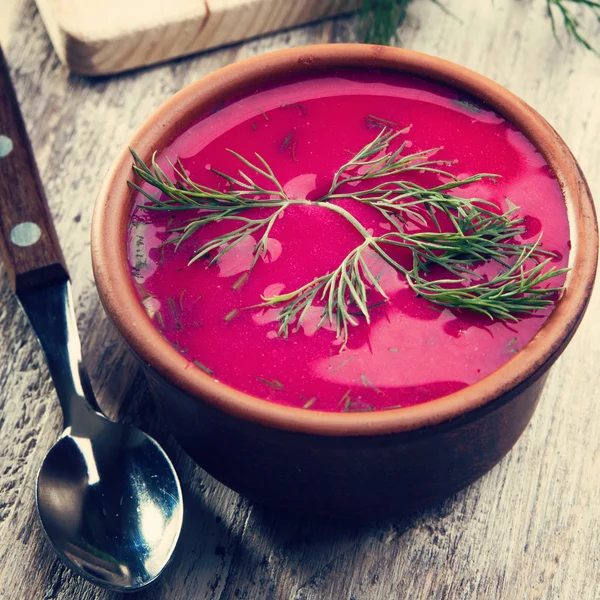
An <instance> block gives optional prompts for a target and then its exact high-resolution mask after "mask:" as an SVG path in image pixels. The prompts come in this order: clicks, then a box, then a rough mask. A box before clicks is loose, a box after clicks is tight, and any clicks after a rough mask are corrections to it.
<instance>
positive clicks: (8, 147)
mask: <svg viewBox="0 0 600 600" xmlns="http://www.w3.org/2000/svg"><path fill="white" fill-rule="evenodd" d="M12 149H13V143H12V140H11V139H10V138H9V137H6V136H5V135H0V158H4V157H5V156H8V155H9V154H10V153H11V152H12Z"/></svg>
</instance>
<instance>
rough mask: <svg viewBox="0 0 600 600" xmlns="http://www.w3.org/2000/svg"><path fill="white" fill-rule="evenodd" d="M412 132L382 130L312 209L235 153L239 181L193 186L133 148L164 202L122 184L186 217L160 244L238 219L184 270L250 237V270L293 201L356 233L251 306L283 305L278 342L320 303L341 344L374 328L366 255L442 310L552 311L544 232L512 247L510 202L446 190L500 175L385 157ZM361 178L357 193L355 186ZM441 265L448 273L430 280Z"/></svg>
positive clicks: (509, 316)
mask: <svg viewBox="0 0 600 600" xmlns="http://www.w3.org/2000/svg"><path fill="white" fill-rule="evenodd" d="M408 131H409V129H408V128H405V129H400V130H397V131H390V130H388V129H387V127H385V126H383V127H382V129H381V131H380V132H379V133H378V134H377V135H376V136H375V138H374V139H373V140H372V141H371V142H369V143H367V144H366V145H365V146H364V147H363V148H361V149H360V150H359V151H358V152H357V153H356V154H354V155H353V156H352V158H351V159H350V160H349V161H347V162H346V163H345V164H343V165H342V166H341V167H340V168H339V169H338V170H337V172H336V173H335V174H334V176H333V178H332V183H331V185H330V187H329V190H328V192H327V193H326V194H325V195H324V196H322V197H321V198H319V199H317V200H315V201H314V202H311V201H308V200H305V199H294V198H290V197H288V195H287V194H286V193H285V191H284V189H283V186H282V185H281V184H280V182H279V181H278V180H277V177H276V176H275V174H274V172H273V170H272V169H271V167H270V166H269V165H268V163H267V162H266V161H265V160H264V159H263V158H262V157H261V156H260V155H258V154H256V155H255V156H256V161H255V162H251V161H249V160H248V159H246V158H245V157H243V156H242V155H240V154H238V153H237V152H234V151H232V150H229V152H231V154H232V155H233V156H235V157H236V158H237V159H238V160H239V161H240V163H241V167H240V169H239V170H238V172H237V174H235V175H230V174H226V173H223V172H221V171H218V170H216V169H213V173H214V174H216V175H217V176H218V177H219V178H220V179H221V180H222V182H223V187H224V188H225V189H223V190H221V189H216V188H210V187H208V186H205V185H201V184H199V183H197V182H194V181H192V180H191V179H190V177H189V175H188V174H187V172H186V171H185V168H184V167H183V165H182V163H181V162H180V161H178V162H177V164H176V165H173V164H171V168H172V169H173V173H174V178H173V179H171V178H170V177H169V176H168V175H167V174H166V173H165V172H164V170H163V169H161V167H160V166H159V165H158V164H157V162H156V157H155V156H153V157H152V161H151V166H150V167H148V166H147V165H146V164H145V163H144V162H143V161H142V160H141V158H140V157H139V156H138V155H137V154H136V153H135V152H134V151H133V150H132V154H133V158H134V166H133V170H134V172H135V173H136V174H137V175H138V176H139V177H140V178H141V179H142V180H143V181H144V182H146V183H148V184H150V185H151V186H153V187H154V188H156V189H157V190H158V191H159V192H160V195H159V196H156V195H155V194H154V193H150V192H148V191H147V190H146V189H144V188H143V187H142V186H140V185H138V184H136V183H133V182H130V185H131V186H132V187H133V188H134V189H136V190H138V191H139V192H140V193H141V194H143V195H144V196H145V198H146V199H147V200H148V201H149V203H147V204H146V205H144V208H147V209H149V210H161V211H179V210H187V211H190V210H193V211H194V213H193V217H192V218H190V219H188V220H187V221H186V222H185V223H184V224H183V225H181V226H178V227H173V228H171V229H168V231H169V232H170V234H171V237H170V238H169V239H168V240H167V241H166V242H164V243H171V244H175V245H176V248H178V247H179V246H180V245H181V244H182V243H183V242H184V241H185V240H187V239H189V238H190V237H191V236H192V235H194V234H195V233H197V232H198V231H200V230H201V229H203V228H204V227H205V226H206V225H208V224H210V223H214V222H223V221H227V222H231V223H232V224H234V228H233V229H232V230H231V231H228V232H226V233H223V234H220V235H218V236H215V237H213V238H211V239H209V240H208V241H206V242H204V243H203V244H202V245H201V246H200V248H198V249H197V250H196V251H195V253H194V254H193V256H192V257H191V259H190V261H189V262H190V263H193V262H194V261H196V260H198V259H199V258H202V257H207V256H210V258H211V260H210V262H209V266H210V265H212V264H215V263H216V262H217V261H218V260H219V259H220V258H222V257H223V255H224V254H226V253H227V252H229V251H230V250H231V249H232V248H233V247H235V246H236V245H238V244H240V243H241V242H243V241H245V240H248V239H251V240H252V241H253V243H254V247H253V253H254V259H253V261H252V263H251V265H250V267H249V269H248V271H247V272H246V275H247V274H248V273H249V272H250V271H251V270H252V269H253V268H254V267H255V266H256V264H257V261H258V259H259V258H260V257H261V256H262V257H264V256H266V254H267V251H268V242H269V235H270V233H271V231H272V228H273V226H274V225H275V222H276V221H277V219H278V218H279V217H281V216H282V215H283V214H284V212H285V210H286V209H287V208H288V207H289V206H291V205H311V206H319V207H321V208H322V209H324V210H329V211H332V212H334V213H336V214H337V215H339V216H340V217H342V218H344V219H345V220H346V221H347V222H348V223H349V224H350V225H351V226H352V227H353V228H354V229H355V230H356V231H357V232H358V233H359V234H360V235H361V236H362V238H363V241H362V242H361V243H360V244H359V245H357V246H356V247H355V248H353V249H352V250H351V251H350V252H349V253H348V254H347V255H346V257H345V258H344V259H343V260H342V261H341V263H340V265H339V266H338V267H337V268H336V269H334V270H333V271H332V272H329V273H325V274H323V275H320V276H318V277H316V278H314V279H313V280H312V281H309V282H307V283H306V284H304V285H302V286H300V287H298V288H297V289H295V290H292V291H288V292H286V293H282V294H278V295H275V296H272V297H263V298H262V302H261V303H260V304H258V305H255V306H254V308H256V307H268V306H276V307H280V309H281V310H280V312H279V316H278V318H279V332H278V333H279V335H280V336H284V337H287V336H288V335H289V333H290V331H291V330H294V331H297V330H298V329H299V328H300V327H301V326H302V323H303V322H304V320H305V319H306V317H307V316H308V315H309V314H310V312H311V309H312V308H313V307H318V308H319V309H320V318H319V322H318V324H317V329H320V328H321V327H323V326H325V325H326V324H330V325H331V326H332V327H333V329H334V330H335V332H336V334H337V336H338V338H340V339H341V341H342V348H343V347H345V345H346V343H347V341H348V337H349V328H350V327H351V326H356V325H358V324H359V319H361V318H364V319H365V320H366V322H367V323H370V322H371V311H372V310H373V309H374V308H375V307H377V306H379V305H381V304H382V303H384V302H385V301H387V299H388V297H387V295H386V292H385V290H384V289H383V288H382V286H381V285H380V283H379V279H380V277H381V272H374V267H373V264H375V265H376V264H377V263H376V262H375V263H373V261H372V260H371V259H372V258H373V257H378V258H379V259H382V260H383V261H384V262H385V263H387V264H388V265H389V266H391V267H392V268H393V269H394V270H395V271H397V272H398V273H400V274H402V275H403V276H404V277H405V279H406V281H407V284H408V285H409V286H410V288H411V289H412V290H413V291H414V292H415V293H416V294H417V295H418V296H420V297H422V298H424V299H426V300H427V301H429V302H432V303H434V304H436V305H439V306H442V307H447V308H451V309H466V310H470V311H473V312H477V313H480V314H484V315H487V316H488V317H490V318H492V319H500V320H504V321H516V320H518V319H519V318H522V317H523V316H526V315H531V314H534V313H535V312H536V311H538V310H540V309H543V308H545V307H548V306H550V305H551V304H552V303H553V301H554V299H555V297H556V295H557V294H558V293H559V292H560V291H561V288H559V287H549V286H548V285H547V282H548V280H550V279H552V278H554V277H557V276H559V275H563V274H564V273H565V272H566V271H567V269H557V268H555V267H553V266H551V265H550V262H551V260H552V259H553V258H554V257H555V255H554V254H553V253H551V252H548V251H547V250H545V249H543V248H542V246H541V237H540V238H539V239H538V240H537V241H536V242H534V243H522V244H519V243H516V241H515V238H516V237H517V236H519V235H520V234H523V233H525V228H524V226H523V219H521V218H519V216H518V207H516V206H514V205H513V204H512V203H510V202H509V201H507V205H508V208H507V209H506V210H505V211H504V212H499V208H498V207H497V205H496V204H494V203H493V202H491V201H488V200H485V199H482V198H465V197H462V196H457V195H454V194H453V193H452V192H453V190H455V189H458V188H464V187H465V186H468V185H470V184H472V183H475V182H478V181H481V180H484V179H490V180H492V181H495V180H496V178H497V177H499V176H498V175H494V174H489V173H480V174H477V175H473V176H470V177H466V178H463V179H460V178H457V177H456V176H454V175H453V174H452V173H450V172H449V171H448V170H447V168H448V165H452V164H454V161H447V160H437V159H435V158H434V155H435V154H436V153H437V152H438V151H439V150H440V149H439V148H432V149H429V150H424V151H419V152H415V153H412V154H405V151H406V148H407V142H406V141H404V142H402V143H401V144H400V145H399V147H398V148H397V149H395V150H392V149H391V148H390V145H391V143H392V142H394V141H395V140H396V139H397V138H398V136H400V135H404V134H406V133H408ZM440 167H445V168H440ZM411 172H420V173H431V174H434V175H436V176H437V177H438V178H440V179H442V183H440V184H437V185H434V186H431V187H424V186H422V185H418V184H417V183H415V182H414V181H411V180H410V179H407V177H408V174H410V173H411ZM248 173H250V174H248ZM444 180H445V181H444ZM357 183H360V184H361V186H360V188H357V187H355V185H352V184H357ZM369 186H370V187H369ZM341 199H346V200H353V201H356V202H360V203H362V204H366V205H369V206H371V207H372V208H373V209H374V210H377V211H379V213H380V214H381V215H382V216H383V217H384V218H385V219H386V220H387V221H388V223H389V224H390V225H391V227H390V231H387V232H386V233H383V234H381V235H373V234H372V233H371V232H370V231H368V230H367V229H366V228H365V227H364V226H363V224H362V223H361V222H360V221H359V220H358V219H357V218H356V217H355V216H354V215H353V214H352V213H351V212H349V211H348V210H347V209H346V208H344V207H343V206H340V205H339V204H338V203H337V201H339V200H341ZM256 208H260V209H263V210H262V211H261V212H260V214H258V215H257V214H256V213H252V215H250V216H249V215H248V213H247V212H246V211H248V210H250V209H256ZM265 212H268V214H267V215H266V216H265ZM442 217H443V219H444V222H443V224H442V221H441V219H442ZM409 224H410V225H411V227H410V231H409V230H408V228H407V225H409ZM255 236H256V237H255ZM398 248H400V249H402V250H403V251H405V252H406V251H408V252H409V253H410V255H411V256H412V264H411V266H410V267H406V266H404V265H403V264H400V263H399V262H397V260H396V259H395V258H394V252H393V251H394V249H398ZM213 253H214V254H213ZM488 262H494V263H496V264H497V265H498V271H497V272H496V274H494V275H493V276H492V277H491V278H488V277H485V276H484V275H482V274H480V273H478V272H477V271H475V270H474V267H476V266H477V265H478V264H483V263H488ZM380 266H381V263H380ZM440 269H441V270H442V271H443V273H445V275H444V276H442V278H439V277H437V278H436V277H433V274H434V272H435V273H438V272H439V270H440ZM434 270H435V271H434ZM381 298H383V302H382V301H381Z"/></svg>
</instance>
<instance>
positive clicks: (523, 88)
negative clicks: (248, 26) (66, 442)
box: [0, 0, 600, 600]
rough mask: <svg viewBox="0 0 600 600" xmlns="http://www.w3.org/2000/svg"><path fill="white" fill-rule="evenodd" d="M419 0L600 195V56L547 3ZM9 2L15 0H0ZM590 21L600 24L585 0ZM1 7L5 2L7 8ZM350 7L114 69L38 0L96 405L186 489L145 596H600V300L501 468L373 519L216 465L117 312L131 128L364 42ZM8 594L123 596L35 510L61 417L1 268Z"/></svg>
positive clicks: (50, 139) (32, 95)
mask: <svg viewBox="0 0 600 600" xmlns="http://www.w3.org/2000/svg"><path fill="white" fill-rule="evenodd" d="M445 3H446V4H447V6H448V7H449V8H450V10H451V11H452V12H453V13H454V15H455V16H456V17H457V18H458V19H456V18H452V17H449V16H447V15H445V14H444V13H443V12H441V11H440V10H439V9H438V8H436V7H435V6H434V5H433V3H431V2H428V1H426V0H418V1H415V2H414V3H413V4H412V6H411V10H410V19H409V23H408V24H407V26H405V27H404V28H403V29H402V31H401V38H402V40H403V42H404V45H405V46H406V47H409V48H412V49H415V50H421V51H425V52H429V53H431V54H435V55H439V56H443V57H445V58H448V59H450V60H455V61H457V62H460V63H462V64H465V65H467V66H469V67H471V68H474V69H476V70H478V71H480V72H481V73H483V74H485V75H488V76H490V77H492V78H493V79H495V80H496V81H498V82H500V83H501V84H503V85H505V86H507V87H508V88H510V89H511V90H512V91H514V92H515V93H517V94H518V95H520V96H521V97H522V98H524V99H525V100H526V101H528V102H529V103H530V104H531V105H533V106H534V107H535V108H537V109H538V110H539V111H540V112H541V113H542V114H543V115H544V116H545V117H546V118H547V119H548V120H549V121H550V123H551V124H552V125H553V126H554V127H555V128H556V129H557V130H558V131H559V133H560V134H561V135H562V136H563V137H564V138H565V140H566V141H567V143H568V144H569V145H570V147H571V149H572V150H573V152H574V153H575V155H576V156H577V158H578V159H579V161H580V163H581V166H582V168H583V170H584V172H585V173H586V174H587V177H588V180H589V183H590V186H591V188H592V192H593V193H594V194H595V195H596V198H600V170H598V167H597V165H598V164H599V162H600V138H599V137H598V131H600V111H598V106H600V58H598V57H597V56H594V55H592V54H589V53H585V52H584V51H582V50H580V49H579V48H577V47H576V46H573V45H571V44H569V43H568V42H566V41H564V43H563V46H564V47H563V49H562V50H561V49H560V48H559V47H558V46H557V45H556V43H555V41H554V40H553V38H552V34H551V31H550V26H549V22H548V19H547V16H546V13H545V9H544V7H545V2H544V0H528V1H526V2H523V1H516V0H515V1H512V0H511V1H509V0H505V1H503V2H495V3H493V4H492V3H488V2H481V1H480V0H446V2H445ZM0 6H1V5H0ZM581 16H582V23H583V24H584V26H585V27H586V28H587V31H588V32H589V37H590V38H592V39H595V40H600V23H597V22H595V21H594V20H593V19H590V18H586V16H585V13H583V12H582V13H581ZM0 17H1V13H0ZM351 32H352V21H351V20H347V19H338V20H336V21H332V22H331V21H330V22H327V23H324V24H320V25H316V26H311V27H305V28H302V29H298V30H296V31H294V32H287V33H280V34H277V35H273V36H270V37H265V38H263V39H261V40H257V41H254V42H251V43H246V44H244V45H239V46H234V47H229V48H227V49H225V50H220V51H216V52H211V53H208V54H205V55H203V56H201V57H196V58H193V59H188V60H180V61H177V62H174V63H171V64H168V65H164V66H161V67H155V68H151V69H146V70H144V71H142V72H140V73H137V74H126V75H121V76H118V77H115V78H113V79H97V80H87V79H83V78H79V77H77V76H73V75H69V74H68V72H67V70H66V69H65V68H64V67H63V66H61V64H60V63H59V62H58V60H57V59H56V57H55V55H54V53H53V52H52V49H51V46H50V43H49V40H48V39H47V37H46V34H45V30H44V27H43V24H42V22H41V19H40V17H39V16H38V14H37V12H36V10H35V8H34V5H33V0H21V8H20V12H19V18H18V19H17V20H16V22H15V24H14V26H13V30H12V33H11V42H10V46H9V47H8V51H7V58H8V60H9V64H10V65H11V69H12V75H13V77H14V79H15V82H16V86H17V93H18V96H19V99H20V101H21V103H22V109H23V113H24V117H25V122H26V123H27V124H28V128H29V133H30V137H31V140H32V144H33V148H34V151H35V154H36V158H37V161H38V165H39V167H40V173H41V178H42V181H43V182H44V185H45V187H46V191H47V195H48V198H49V201H50V208H51V211H52V214H53V216H54V219H55V222H56V227H57V231H58V235H59V238H60V240H61V244H62V246H63V250H64V253H65V256H66V259H67V264H68V265H69V268H70V271H71V275H72V278H73V281H74V294H75V298H76V299H77V305H76V308H77V312H78V321H79V325H80V328H81V334H82V338H83V352H84V357H85V359H84V360H85V362H86V364H87V367H88V371H89V372H90V375H91V377H92V380H93V383H94V387H95V389H96V391H97V394H98V399H99V402H100V403H101V405H102V407H103V408H104V410H106V411H107V413H108V414H109V415H112V416H119V417H120V418H122V419H124V420H126V421H130V422H134V423H136V424H138V425H140V426H142V428H143V429H144V430H146V431H148V432H150V433H151V434H153V435H155V436H156V437H157V438H158V439H159V440H160V441H161V442H162V443H163V444H164V445H165V447H166V449H167V451H168V452H169V454H170V456H171V457H172V458H173V460H174V463H175V464H176V466H177V468H178V470H179V473H180V475H181V479H182V483H183V487H184V490H185V495H186V503H187V504H186V522H185V525H184V532H185V533H184V537H183V539H182V540H181V544H180V546H179V548H178V551H177V557H176V560H175V562H174V563H173V564H172V565H171V566H170V567H169V568H168V570H167V572H166V573H165V575H164V576H163V577H162V578H161V580H160V581H159V582H158V583H157V585H156V586H155V587H154V588H152V589H151V590H148V591H147V592H145V593H143V594H140V595H139V597H143V598H144V599H148V600H189V599H192V598H193V599H196V598H198V599H211V600H241V599H245V600H351V599H352V600H395V599H399V600H405V599H410V600H480V599H485V600H487V599H493V600H522V599H523V600H530V599H531V600H599V599H600V575H599V573H600V545H599V544H598V540H597V538H598V531H600V502H599V498H600V385H599V383H600V382H599V379H600V369H599V368H598V362H599V358H600V304H599V299H598V293H595V294H594V295H593V297H592V301H591V305H590V308H589V311H588V314H587V316H586V318H585V319H584V323H583V325H582V327H581V328H580V330H579V331H578V333H577V335H576V336H575V338H574V340H573V342H572V343H571V345H570V346H569V348H568V349H567V351H566V352H565V353H564V355H563V356H562V357H561V358H560V359H559V361H558V362H557V364H556V365H555V366H554V368H553V369H552V371H551V372H550V376H549V379H548V383H547V385H546V388H545V390H544V393H543V397H542V400H541V403H540V406H539V408H538V410H537V412H536V414H535V416H534V418H533V421H532V423H531V425H530V426H529V427H528V429H527V430H526V432H525V434H524V435H523V437H522V438H521V439H520V441H519V442H518V443H517V445H516V446H515V448H514V449H513V450H512V451H511V452H510V453H509V455H508V456H507V457H506V458H505V459H504V460H503V461H502V462H501V463H500V465H498V466H497V467H496V468H495V469H493V470H492V471H491V472H490V473H489V474H488V475H487V476H486V477H484V478H483V479H481V480H480V481H478V482H477V483H475V484H474V485H472V486H470V487H469V488H468V489H466V490H464V491H463V492H461V493H459V494H457V495H456V496H454V497H452V498H450V499H448V500H447V501H446V502H444V503H443V504H441V505H439V506H437V507H436V508H434V509H431V510H427V511H424V512H421V513H419V514H416V515H413V516H412V517H409V518H405V519H399V520H395V521H391V522H385V523H373V524H369V525H361V526H358V525H353V524H335V523H327V522H318V523H313V522H309V521H303V520H299V519H293V518H290V517H286V516H283V515H278V514H275V513H273V512H271V511H268V510H266V509H264V508H261V507H259V506H255V505H251V504H250V503H248V502H247V501H246V500H244V499H243V498H240V497H239V496H237V495H236V494H235V493H233V492H231V491H229V490H227V489H225V488H224V487H223V486H221V485H220V484H218V483H217V482H215V481H214V480H212V479H211V478H210V477H209V476H208V475H206V474H205V473H204V472H203V471H202V470H201V469H198V468H196V467H195V466H194V465H193V464H192V463H191V461H190V460H189V459H188V458H187V457H186V456H185V455H184V454H183V453H182V452H181V451H180V450H179V449H178V447H177V446H176V444H175V443H174V442H173V440H172V439H171V437H170V436H169V434H168V433H167V432H165V431H164V430H163V429H162V425H161V423H160V422H159V419H158V417H157V415H156V414H155V410H154V407H153V404H152V403H151V402H150V401H149V398H148V395H147V389H146V385H145V383H144V381H143V380H142V379H141V378H140V376H139V373H138V370H137V366H136V364H135V362H134V360H133V359H132V358H131V357H130V356H129V355H128V354H127V352H126V351H125V349H124V348H123V345H122V343H121V342H120V340H119V339H118V337H117V335H116V334H115V332H114V331H113V330H112V329H111V327H110V326H109V324H108V323H107V320H106V317H105V316H104V314H103V311H102V309H101V307H100V306H99V302H98V299H97V296H96V292H95V289H94V285H93V281H92V274H91V265H90V258H89V240H88V238H89V224H90V216H91V210H92V202H93V198H94V195H95V193H96V190H97V189H98V186H99V183H100V180H101V177H102V175H103V173H104V172H105V170H106V168H107V166H108V164H109V162H110V160H111V157H112V156H113V155H114V154H115V152H116V150H117V149H118V148H119V147H120V146H121V145H122V144H123V143H124V142H125V141H126V139H127V137H128V135H129V133H130V132H131V130H132V129H133V128H134V127H135V126H137V125H138V124H139V123H140V122H141V121H142V120H143V119H144V117H145V116H146V115H147V114H148V113H149V112H150V111H151V110H152V109H154V108H155V107H156V106H157V105H158V104H159V103H160V102H162V101H163V100H165V99H166V98H167V97H169V96H170V95H171V94H172V93H173V92H175V91H177V90H178V89H180V88H181V87H182V86H183V85H185V84H187V83H190V82H192V81H194V80H196V79H197V78H198V77H201V76H202V75H203V74H205V73H208V72H210V71H212V70H214V69H216V68H218V67H220V66H222V65H224V64H226V63H229V62H231V61H232V60H237V59H241V58H245V57H247V56H251V55H254V54H256V53H259V52H264V51H267V50H273V49H278V48H282V47H285V46H290V45H300V44H306V43H310V42H317V41H318V42H322V41H327V40H331V41H342V40H344V41H346V40H351V39H352V33H351ZM0 339H1V340H2V341H1V342H0V382H1V383H2V385H1V386H0V598H1V599H2V600H23V599H30V598H31V599H32V600H72V599H77V600H117V599H119V598H121V596H120V595H119V594H115V593H110V592H105V591H102V590H98V589H96V588H94V587H93V586H91V585H89V584H87V583H85V582H83V581H82V580H81V579H79V578H78V577H75V576H73V575H71V574H70V573H69V572H68V571H67V570H66V569H65V568H64V567H62V566H61V565H60V564H59V563H58V562H57V561H56V559H55V558H54V556H53V554H52V550H51V549H50V546H49V545H48V544H47V542H46V541H45V539H44V537H43V534H42V532H41V530H40V526H39V525H38V523H37V517H36V514H35V508H34V494H33V486H34V481H35V474H36V471H37V469H38V468H39V466H40V464H41V461H42V459H43V456H44V454H45V453H46V452H47V450H48V449H49V448H50V446H51V445H52V443H53V442H54V440H55V438H56V436H57V435H58V433H59V430H60V421H61V419H60V413H59V409H58V405H57V401H56V398H55V396H54V393H53V391H52V389H51V385H50V382H49V378H48V375H47V371H46V369H45V367H44V366H43V362H42V357H41V353H40V352H39V350H38V349H37V345H36V342H35V340H34V339H33V335H32V333H31V330H30V329H29V328H28V327H27V325H26V320H25V318H24V316H23V315H22V314H21V313H20V311H19V309H18V306H17V303H16V300H15V299H14V297H13V295H12V292H11V290H10V286H9V283H8V279H7V278H6V276H5V275H4V273H3V272H2V274H1V276H0Z"/></svg>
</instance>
